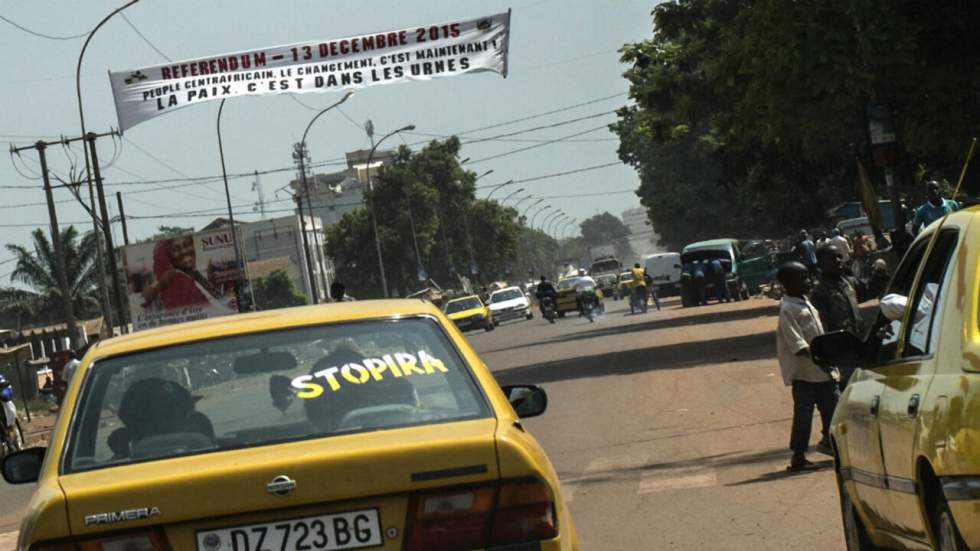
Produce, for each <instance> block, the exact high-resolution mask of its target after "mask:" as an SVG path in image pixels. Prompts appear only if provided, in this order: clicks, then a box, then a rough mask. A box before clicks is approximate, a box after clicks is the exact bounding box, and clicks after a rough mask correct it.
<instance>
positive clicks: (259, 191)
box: [252, 170, 265, 220]
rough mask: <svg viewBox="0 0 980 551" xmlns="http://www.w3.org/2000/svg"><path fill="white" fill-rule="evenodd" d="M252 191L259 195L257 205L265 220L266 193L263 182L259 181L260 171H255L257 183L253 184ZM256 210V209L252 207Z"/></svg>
mask: <svg viewBox="0 0 980 551" xmlns="http://www.w3.org/2000/svg"><path fill="white" fill-rule="evenodd" d="M252 191H254V192H255V193H256V194H257V195H258V196H259V202H258V203H257V204H256V205H255V206H257V207H258V208H259V214H260V215H261V217H262V220H265V195H263V194H262V182H260V181H259V171H258V170H256V171H255V183H253V184H252ZM252 210H255V209H252Z"/></svg>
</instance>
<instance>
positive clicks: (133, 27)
mask: <svg viewBox="0 0 980 551" xmlns="http://www.w3.org/2000/svg"><path fill="white" fill-rule="evenodd" d="M119 15H121V16H122V18H123V21H125V22H126V24H127V25H129V26H130V28H132V29H133V31H134V32H135V33H136V34H138V35H139V37H140V38H142V39H143V42H146V45H147V46H149V47H151V48H153V51H154V52H156V53H158V54H160V57H162V58H163V59H166V60H167V61H173V60H172V59H170V58H169V57H167V54H165V53H163V52H161V51H160V48H157V47H156V46H154V45H153V43H152V42H150V39H149V38H147V37H145V36H143V33H141V32H140V30H139V29H137V28H136V25H133V22H132V21H130V20H129V18H128V17H126V14H125V13H120V14H119Z"/></svg>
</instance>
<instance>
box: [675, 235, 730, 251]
mask: <svg viewBox="0 0 980 551" xmlns="http://www.w3.org/2000/svg"><path fill="white" fill-rule="evenodd" d="M737 243H738V240H737V239H732V238H724V239H709V240H707V241H698V242H696V243H691V244H690V245H687V246H686V247H684V250H683V251H682V252H685V253H686V252H688V251H699V250H702V249H722V248H728V247H735V245H736V244H737Z"/></svg>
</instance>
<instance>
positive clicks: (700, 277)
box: [692, 260, 708, 306]
mask: <svg viewBox="0 0 980 551" xmlns="http://www.w3.org/2000/svg"><path fill="white" fill-rule="evenodd" d="M704 268H705V265H704V261H703V260H696V261H694V264H693V268H692V270H693V274H692V275H693V278H694V297H695V303H696V305H697V306H706V305H707V304H708V297H707V296H705V288H706V287H707V285H706V283H707V277H705V269H704Z"/></svg>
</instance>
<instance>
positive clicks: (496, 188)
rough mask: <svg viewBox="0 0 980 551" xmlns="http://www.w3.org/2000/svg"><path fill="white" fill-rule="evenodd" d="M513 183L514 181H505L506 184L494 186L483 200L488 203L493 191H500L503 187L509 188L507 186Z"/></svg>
mask: <svg viewBox="0 0 980 551" xmlns="http://www.w3.org/2000/svg"><path fill="white" fill-rule="evenodd" d="M513 183H514V180H507V181H506V182H504V183H502V184H499V185H497V186H495V187H494V188H493V189H491V190H490V193H488V194H487V196H486V197H485V199H486V200H488V201H489V200H490V196H491V195H493V194H494V192H495V191H497V190H498V189H500V188H502V187H504V186H509V185H511V184H513Z"/></svg>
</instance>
